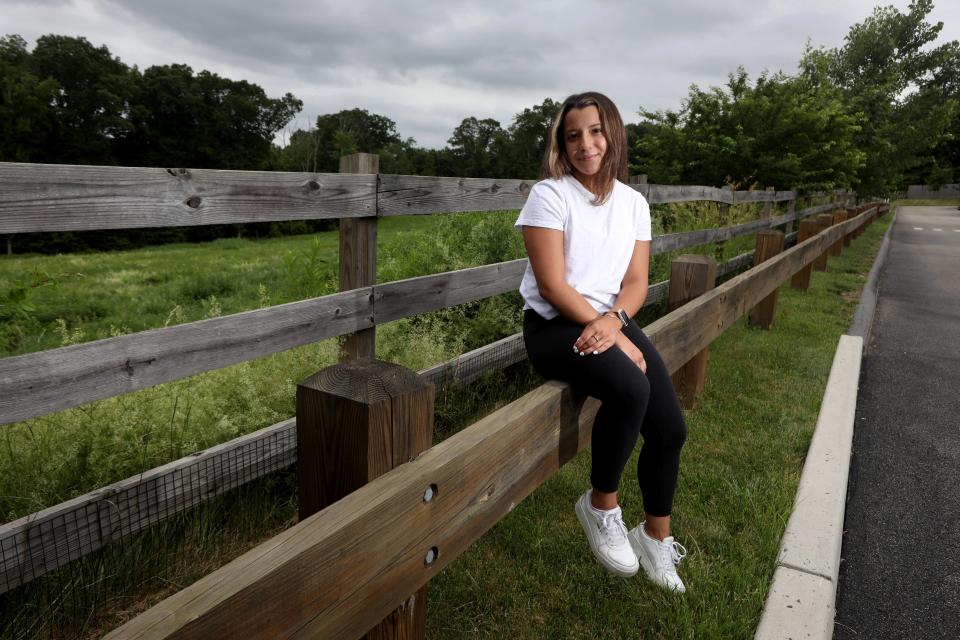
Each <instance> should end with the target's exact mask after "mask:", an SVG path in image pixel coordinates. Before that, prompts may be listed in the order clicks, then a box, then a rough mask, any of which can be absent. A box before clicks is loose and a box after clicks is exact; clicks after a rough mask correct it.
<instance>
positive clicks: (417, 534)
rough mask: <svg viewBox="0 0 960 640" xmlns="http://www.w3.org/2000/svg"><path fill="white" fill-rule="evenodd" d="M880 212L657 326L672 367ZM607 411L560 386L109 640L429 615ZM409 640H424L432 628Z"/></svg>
mask: <svg viewBox="0 0 960 640" xmlns="http://www.w3.org/2000/svg"><path fill="white" fill-rule="evenodd" d="M880 211H881V208H880V207H878V206H876V205H874V206H870V207H868V208H866V209H865V210H863V211H859V212H856V215H854V216H852V217H850V219H847V220H840V218H841V217H843V216H839V215H838V216H837V222H836V223H835V224H833V225H831V226H829V227H828V228H826V229H824V230H823V231H820V232H819V233H818V234H816V235H814V236H812V237H810V238H808V239H806V240H804V241H803V242H800V243H799V244H797V245H796V246H795V247H793V248H792V249H789V250H787V251H784V252H782V253H778V254H775V255H772V256H770V257H769V258H768V259H767V260H765V261H764V262H762V263H761V264H758V265H757V266H755V267H753V268H752V269H750V270H749V271H747V272H745V273H743V274H740V275H738V276H736V277H734V278H732V279H731V280H729V281H727V282H726V283H724V284H722V285H720V286H718V287H716V288H714V289H712V290H711V291H708V292H707V293H704V294H703V295H700V296H698V297H696V298H695V299H693V300H692V301H690V302H688V303H687V304H685V305H683V306H681V307H679V308H678V309H676V310H674V311H672V312H671V313H669V314H667V315H666V316H664V317H662V318H660V319H659V320H657V321H655V322H653V323H652V324H650V325H648V326H647V327H646V332H647V334H648V335H649V337H650V339H651V341H652V342H653V343H654V344H655V345H656V347H657V349H658V351H659V352H660V353H661V355H662V356H663V359H664V362H665V363H666V365H667V367H668V369H670V371H671V372H675V371H677V370H678V369H680V368H681V367H682V366H684V365H685V364H686V363H687V362H689V361H690V360H691V359H692V358H694V356H696V354H698V353H699V352H701V351H702V350H703V349H705V348H707V347H708V346H709V344H710V342H711V341H712V340H713V339H715V338H716V337H717V336H718V335H720V334H721V333H722V332H723V331H724V330H725V329H726V328H727V327H729V326H730V325H731V324H732V323H733V322H734V321H736V319H737V318H739V317H740V316H742V315H744V314H745V313H746V312H747V311H749V310H750V309H751V308H753V307H755V306H757V305H759V304H760V303H762V302H763V301H764V300H765V299H767V298H768V297H769V296H771V295H772V294H774V293H775V292H776V290H777V288H778V287H779V286H780V285H781V284H782V283H783V282H785V281H786V280H788V279H790V278H791V277H792V276H793V275H794V274H796V273H798V272H799V271H801V270H802V269H804V268H805V267H807V266H808V265H811V264H812V263H813V262H814V261H815V260H816V259H818V258H819V257H820V256H822V255H823V254H825V253H828V252H829V251H830V250H831V248H832V247H834V246H837V244H838V242H839V244H840V245H841V247H842V244H843V242H844V240H845V239H846V238H847V237H849V236H851V235H853V234H858V233H859V232H860V231H861V230H862V228H863V227H864V226H865V225H866V224H868V223H869V222H871V221H872V220H873V219H875V217H876V216H877V215H878V214H879V213H880ZM845 213H846V212H845ZM841 250H842V249H841ZM298 397H299V396H298ZM298 403H299V400H298ZM596 408H597V406H596V402H595V401H593V400H587V401H586V402H584V399H583V398H575V397H574V396H573V394H572V392H571V389H570V387H568V386H567V385H564V384H561V383H557V382H549V383H547V384H545V385H543V386H541V387H539V388H537V389H535V390H534V391H532V392H530V393H528V394H527V395H525V396H523V397H522V398H520V399H519V400H517V401H515V402H513V403H511V404H509V405H507V406H506V407H503V408H501V409H500V410H498V411H496V412H494V413H493V414H491V415H489V416H487V417H486V418H483V419H482V420H480V421H479V422H477V423H475V424H473V425H471V426H470V427H467V428H466V429H464V430H463V431H461V432H460V433H458V434H456V435H454V436H452V437H450V438H449V439H447V440H445V441H444V442H442V443H440V444H438V445H436V446H434V447H432V448H430V449H429V450H427V451H425V452H424V453H422V454H421V455H419V456H417V457H416V458H415V459H413V460H411V461H409V462H407V463H406V464H400V465H399V466H397V467H396V468H394V469H393V470H391V471H388V472H386V473H385V474H384V475H382V476H380V477H379V478H377V479H374V480H373V481H372V482H370V483H369V484H366V485H365V486H362V487H360V488H359V489H357V490H356V491H354V492H353V493H350V494H349V495H347V496H346V497H344V498H342V499H340V500H339V501H336V502H333V503H332V504H330V506H328V507H327V508H326V509H324V510H322V511H320V512H319V513H317V514H315V515H312V516H309V517H306V518H305V519H303V520H302V521H301V522H300V523H298V524H297V525H295V526H294V527H292V528H290V529H288V530H287V531H285V532H283V533H281V534H280V535H278V536H276V537H275V538H273V539H271V540H270V541H268V542H266V543H264V544H262V545H260V546H258V547H256V548H255V549H253V550H251V551H249V552H247V553H246V554H244V555H243V556H241V557H239V558H237V559H236V560H234V561H233V562H231V563H230V564H228V565H227V566H225V567H223V568H221V569H219V570H217V571H215V572H213V573H212V574H210V575H208V576H206V577H205V578H202V579H201V580H199V581H198V582H196V583H194V584H193V585H191V586H190V587H188V588H186V589H184V590H182V591H180V592H179V593H177V594H175V595H173V596H171V597H169V598H168V599H166V600H164V601H163V602H162V603H160V604H158V605H157V606H155V607H153V608H152V609H150V610H148V611H147V612H145V613H144V614H142V615H141V616H139V617H138V618H136V619H134V620H132V621H130V622H129V623H127V624H125V625H123V626H122V627H120V628H119V629H117V630H115V631H114V632H113V633H112V634H110V635H109V636H108V638H207V637H214V636H220V637H223V636H230V635H232V634H234V633H241V630H242V633H243V635H244V637H248V638H292V637H297V638H301V637H315V638H354V637H360V636H361V635H363V634H364V633H365V632H367V631H368V630H370V629H371V628H372V627H374V626H375V625H377V624H378V623H380V621H381V620H383V619H384V618H385V616H388V615H389V614H391V612H394V613H396V611H397V609H396V608H397V607H398V605H399V606H400V608H401V609H405V608H406V609H407V610H409V608H411V607H414V606H416V603H413V602H412V600H413V599H412V598H410V594H411V593H415V592H417V590H418V589H422V588H423V586H424V585H425V584H426V582H427V581H429V580H430V578H431V577H432V576H434V575H436V573H437V572H438V571H440V570H441V569H442V568H443V567H444V566H446V565H447V564H449V563H450V562H451V561H452V560H454V559H455V558H456V557H457V556H458V555H460V554H461V553H462V552H463V551H464V550H465V549H466V548H468V547H469V546H470V544H472V543H473V542H474V541H475V540H477V539H478V538H479V537H480V536H481V535H483V533H485V532H486V531H487V530H488V529H489V528H490V527H492V526H493V525H494V524H495V523H496V522H498V521H499V520H500V519H501V518H503V517H504V516H505V515H506V514H507V513H509V512H510V510H511V509H512V508H513V507H514V506H515V505H516V504H517V503H518V502H519V501H520V500H522V499H523V498H524V497H526V496H527V495H529V494H530V493H531V492H532V491H533V490H534V489H536V488H537V487H538V486H539V485H541V484H542V483H543V482H545V481H546V480H547V479H548V478H550V477H551V476H552V475H553V474H554V473H555V472H556V471H557V470H558V469H559V468H560V467H561V466H562V465H563V464H564V463H566V462H567V461H568V460H570V459H571V458H572V457H573V456H574V455H575V454H576V453H577V452H578V451H580V450H581V449H583V448H584V447H585V446H586V444H587V443H588V442H589V427H590V424H591V422H592V417H593V415H594V413H595V411H596ZM384 531H389V532H390V535H389V536H387V535H384V533H383V532H384ZM421 593H422V592H421ZM421 604H422V603H421ZM414 617H415V616H413V615H412V614H411V615H410V616H409V619H410V620H413V619H414ZM403 633H409V634H411V635H412V637H419V635H418V634H419V633H422V628H420V630H419V631H418V630H417V629H416V628H405V630H404V632H403ZM401 635H403V634H402V633H401V634H398V637H399V636H401ZM404 637H405V636H404Z"/></svg>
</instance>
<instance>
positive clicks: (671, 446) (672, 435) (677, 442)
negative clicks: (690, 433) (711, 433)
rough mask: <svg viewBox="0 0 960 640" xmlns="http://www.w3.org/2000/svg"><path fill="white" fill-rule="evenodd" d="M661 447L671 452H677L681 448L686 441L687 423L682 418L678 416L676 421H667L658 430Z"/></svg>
mask: <svg viewBox="0 0 960 640" xmlns="http://www.w3.org/2000/svg"><path fill="white" fill-rule="evenodd" d="M660 434H661V440H662V442H663V447H664V448H665V449H667V450H671V451H679V450H680V449H682V448H683V443H684V442H686V441H687V423H686V422H685V421H684V420H683V416H678V417H677V419H676V420H669V421H667V422H666V423H665V424H664V425H662V427H661V429H660Z"/></svg>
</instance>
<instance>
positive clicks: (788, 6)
mask: <svg viewBox="0 0 960 640" xmlns="http://www.w3.org/2000/svg"><path fill="white" fill-rule="evenodd" d="M890 4H893V5H894V6H896V7H898V8H899V9H900V10H901V11H906V8H907V4H908V2H906V1H901V0H897V1H896V2H893V3H890ZM874 6H875V4H874V3H872V2H869V1H867V0H753V1H747V0H726V1H725V2H717V1H716V0H712V1H707V0H646V1H644V0H632V1H631V0H594V1H581V2H570V1H568V0H526V1H521V2H503V1H500V0H487V1H486V2H482V1H480V0H472V1H470V2H464V1H463V0H444V1H442V2H430V1H429V0H393V1H391V0H381V1H380V2H374V1H372V0H346V1H344V0H341V1H339V2H334V1H329V0H306V1H302V0H301V1H297V2H293V1H291V0H272V1H270V2H264V1H262V0H230V1H227V0H211V1H204V0H165V1H157V0H122V1H110V0H68V1H63V0H31V1H29V2H20V1H17V0H0V34H14V33H16V34H19V35H21V36H23V37H24V38H25V39H26V40H27V42H28V44H29V45H30V46H31V48H32V46H33V45H34V44H35V42H36V39H37V37H38V36H41V35H43V34H47V33H55V34H60V35H73V36H83V37H85V38H87V39H88V40H89V41H90V42H92V43H93V44H94V45H97V46H99V45H106V46H107V47H108V48H109V49H110V51H111V53H113V55H115V56H119V57H120V59H121V60H123V62H125V63H127V64H129V65H134V64H135V65H137V66H139V67H140V68H141V69H144V68H146V67H149V66H151V65H155V64H171V63H185V64H188V65H190V66H191V67H193V69H194V71H200V70H202V69H207V70H209V71H213V72H215V73H218V74H220V75H222V76H225V77H228V78H231V79H234V80H240V79H245V80H249V81H251V82H255V83H257V84H259V85H260V86H261V87H263V88H264V89H265V90H266V91H267V93H268V95H270V96H273V97H277V96H280V95H282V94H284V93H286V92H288V91H289V92H291V93H293V94H294V95H295V96H297V97H298V98H300V99H301V100H303V103H304V107H303V111H302V112H301V113H300V115H299V116H298V117H297V119H296V120H295V121H294V122H293V123H291V127H290V129H291V130H292V129H293V128H297V127H300V128H307V127H308V125H309V123H310V122H311V121H313V120H314V119H315V118H316V116H318V115H321V114H324V113H334V112H336V111H339V110H341V109H349V108H353V107H360V108H364V109H367V110H369V111H372V112H374V113H379V114H381V115H384V116H387V117H389V118H391V119H393V120H394V121H395V122H396V123H397V130H398V132H399V133H400V135H401V136H403V137H413V138H415V139H416V140H417V142H418V143H419V144H421V145H423V146H430V147H441V146H443V145H445V144H446V140H447V138H449V137H450V134H451V133H452V131H453V129H454V127H456V126H457V125H458V124H459V123H460V122H461V121H462V120H463V119H464V118H465V117H468V116H476V117H478V118H495V119H496V120H498V121H499V122H500V124H501V125H502V126H504V127H507V126H508V125H509V124H510V121H511V120H512V118H513V116H514V115H515V114H516V113H517V112H519V111H522V110H523V109H524V108H525V107H530V106H533V105H535V104H540V103H541V102H542V101H543V99H544V98H546V97H551V98H554V99H556V100H561V99H563V98H564V97H566V96H567V95H569V94H571V93H574V92H578V91H585V90H591V89H592V90H598V91H602V92H604V93H606V94H607V95H609V96H610V97H611V98H613V100H614V101H615V102H616V103H617V105H618V107H619V108H620V112H621V113H622V114H623V117H624V119H625V120H626V121H627V122H636V121H638V120H639V116H638V115H637V111H638V109H639V108H640V107H641V106H642V107H644V108H646V109H652V110H657V109H677V108H679V107H680V105H681V101H682V100H683V98H684V97H685V96H686V95H687V92H688V89H689V87H690V85H691V84H693V83H696V84H698V85H700V86H701V87H707V86H711V85H712V86H716V85H720V84H723V83H724V82H725V80H726V78H727V74H729V73H730V72H732V71H734V70H735V69H736V68H737V66H743V67H745V68H746V70H747V71H748V72H749V74H750V77H751V78H754V77H756V75H758V74H759V73H760V72H762V71H763V70H765V69H766V70H770V71H778V70H783V71H785V72H787V73H793V72H795V70H796V67H797V61H798V60H799V59H800V56H801V53H802V51H803V48H804V46H805V44H806V42H807V41H808V40H809V41H810V42H811V44H812V45H813V46H814V47H819V46H825V47H828V48H832V47H837V46H840V45H842V43H843V38H844V36H845V35H846V33H847V31H848V29H849V27H850V26H851V25H853V24H854V23H857V22H861V21H863V20H864V19H865V18H866V17H867V16H868V15H869V14H870V13H871V11H872V10H873V7H874ZM930 19H931V20H932V21H933V22H937V21H942V22H943V23H944V28H943V31H942V32H941V37H940V41H941V42H942V41H946V40H955V39H960V2H956V1H955V0H952V1H950V2H948V1H947V0H937V2H936V5H935V8H934V11H933V13H932V14H931V16H930Z"/></svg>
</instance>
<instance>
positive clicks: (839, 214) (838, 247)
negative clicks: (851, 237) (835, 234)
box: [830, 209, 847, 257]
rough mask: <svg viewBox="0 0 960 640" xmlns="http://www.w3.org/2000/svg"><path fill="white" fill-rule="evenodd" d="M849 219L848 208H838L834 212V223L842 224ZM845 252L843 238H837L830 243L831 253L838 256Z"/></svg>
mask: <svg viewBox="0 0 960 640" xmlns="http://www.w3.org/2000/svg"><path fill="white" fill-rule="evenodd" d="M846 219H847V210H846V209H838V210H837V211H834V212H833V224H840V223H841V222H843V221H844V220H846ZM842 253H843V238H842V237H840V238H837V239H836V240H835V241H834V243H833V244H832V245H830V255H831V256H833V257H837V256H839V255H841V254H842Z"/></svg>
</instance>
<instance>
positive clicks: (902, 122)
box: [801, 0, 960, 194]
mask: <svg viewBox="0 0 960 640" xmlns="http://www.w3.org/2000/svg"><path fill="white" fill-rule="evenodd" d="M932 9H933V2H932V0H914V1H913V2H911V3H910V5H909V7H908V10H907V12H906V13H902V12H901V11H900V10H898V9H897V8H896V7H894V6H892V5H890V6H883V7H877V8H875V9H874V10H873V13H872V14H871V15H870V16H869V17H868V18H867V19H866V20H864V21H863V22H861V23H858V24H855V25H853V26H852V27H851V28H850V31H849V32H848V33H847V36H846V39H845V43H844V45H843V46H842V47H840V48H838V49H831V50H826V51H825V50H810V49H808V50H807V52H806V53H805V55H804V59H803V60H802V61H801V67H806V68H809V67H812V66H813V67H820V68H819V69H818V71H817V73H818V75H820V76H821V77H823V76H825V77H826V78H829V80H830V81H831V82H833V83H834V84H835V85H836V86H837V87H838V88H839V89H840V90H841V91H843V94H844V101H845V106H846V111H847V113H850V114H852V115H856V116H857V117H858V118H859V122H860V126H861V130H860V131H859V132H858V133H857V135H856V136H855V137H854V142H855V144H856V146H857V148H858V149H860V150H861V151H863V152H864V153H865V156H866V157H865V160H866V163H865V166H864V167H863V169H862V170H861V171H860V172H859V173H858V175H857V178H856V180H854V181H853V183H852V184H853V186H854V187H855V188H857V189H858V190H859V191H861V192H863V193H865V194H885V193H888V192H889V191H891V190H894V189H896V188H898V187H901V188H902V187H905V186H906V181H907V180H908V179H909V180H910V181H916V182H919V183H925V182H927V181H928V180H931V179H932V180H934V181H940V180H942V179H943V178H944V177H948V176H950V174H951V173H952V169H953V167H956V166H957V164H956V163H955V161H956V160H957V158H956V156H955V155H953V156H952V155H951V153H952V152H955V151H956V147H953V146H951V141H952V140H954V139H955V138H956V135H957V133H958V128H957V125H958V123H960V120H958V118H960V112H958V98H960V94H958V91H957V88H958V85H957V81H958V67H960V45H958V43H957V41H950V42H947V43H944V44H941V45H938V46H935V47H932V48H931V47H930V45H931V44H932V43H933V42H934V40H936V38H937V37H938V36H939V34H940V31H941V30H942V28H943V23H940V22H938V23H936V24H931V23H929V22H927V16H928V15H929V14H930V12H931V11H932ZM824 63H825V65H824ZM824 66H825V68H824Z"/></svg>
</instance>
